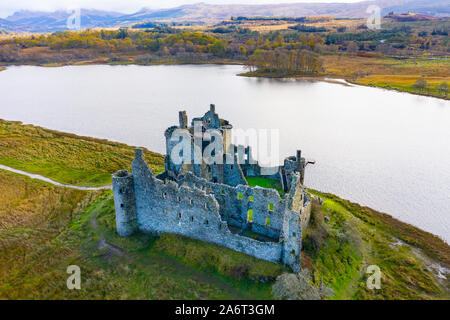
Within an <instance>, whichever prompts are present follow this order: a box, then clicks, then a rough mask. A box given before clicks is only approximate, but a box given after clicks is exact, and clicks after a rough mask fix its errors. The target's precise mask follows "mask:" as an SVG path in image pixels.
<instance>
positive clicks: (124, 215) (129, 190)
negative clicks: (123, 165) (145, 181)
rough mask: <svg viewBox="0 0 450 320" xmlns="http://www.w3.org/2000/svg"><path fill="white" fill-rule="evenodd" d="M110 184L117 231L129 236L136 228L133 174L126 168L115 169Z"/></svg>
mask: <svg viewBox="0 0 450 320" xmlns="http://www.w3.org/2000/svg"><path fill="white" fill-rule="evenodd" d="M112 185H113V192H114V206H115V208H116V226H117V233H118V234H119V235H121V236H123V237H126V236H130V235H132V234H133V233H134V232H135V231H137V229H138V226H137V215H136V204H135V197H134V182H133V175H131V174H128V172H127V170H120V171H117V172H116V173H115V174H113V178H112Z"/></svg>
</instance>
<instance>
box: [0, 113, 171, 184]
mask: <svg viewBox="0 0 450 320" xmlns="http://www.w3.org/2000/svg"><path fill="white" fill-rule="evenodd" d="M80 155H83V156H82V157H80ZM145 156H146V158H147V159H148V160H149V162H150V163H151V166H150V167H151V169H152V170H154V171H155V173H159V172H161V171H163V170H164V157H163V156H162V155H160V154H157V153H154V152H150V151H148V150H145ZM133 158H134V148H133V147H130V146H127V145H125V144H121V143H116V142H110V141H106V140H101V139H94V138H89V137H78V136H76V135H72V134H68V133H62V132H57V131H53V130H48V129H44V128H40V127H36V126H29V125H22V124H21V123H20V122H10V121H4V120H1V119H0V164H2V165H5V166H9V167H13V168H15V169H20V170H23V171H27V172H30V173H36V174H41V175H43V176H46V177H48V178H51V179H53V180H55V181H58V182H61V183H65V184H72V185H80V186H103V185H107V184H110V183H111V174H112V173H114V172H115V171H117V170H120V169H130V163H131V160H133Z"/></svg>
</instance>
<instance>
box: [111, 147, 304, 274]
mask: <svg viewBox="0 0 450 320" xmlns="http://www.w3.org/2000/svg"><path fill="white" fill-rule="evenodd" d="M132 170H133V174H132V175H130V174H128V173H127V172H126V171H119V172H118V173H116V174H115V175H114V176H113V189H114V199H115V206H116V221H117V230H118V233H119V234H120V235H123V236H128V235H130V234H132V233H133V232H136V231H138V230H140V231H142V232H146V233H150V234H156V235H158V234H162V233H174V234H179V235H183V236H187V237H190V238H195V239H199V240H202V241H206V242H210V243H214V244H217V245H220V246H224V247H228V248H230V249H233V250H236V251H240V252H243V253H246V254H248V255H251V256H254V257H256V258H259V259H263V260H267V261H272V262H277V263H279V262H283V263H285V264H287V265H290V266H291V267H292V268H293V269H294V271H297V270H298V268H299V263H300V250H301V237H302V230H303V229H304V228H306V225H307V220H308V219H309V211H310V210H309V207H310V204H309V202H308V201H309V199H307V198H305V194H306V193H305V192H304V190H303V187H302V186H301V184H300V183H299V176H297V177H294V178H293V179H292V180H293V181H292V182H291V184H292V186H293V188H292V189H291V192H290V193H288V194H286V198H285V199H282V198H281V197H280V195H279V194H278V192H277V191H276V190H273V189H264V188H260V187H250V186H248V185H238V186H237V187H233V186H229V185H226V184H219V183H212V182H209V181H207V180H205V179H203V178H200V177H198V176H196V175H194V174H193V173H192V172H189V171H188V172H186V173H185V175H184V176H183V177H182V178H181V179H180V180H179V181H178V182H174V181H171V180H168V179H164V180H161V179H158V178H157V177H155V176H154V174H153V173H152V171H151V170H150V169H149V167H148V165H147V163H146V162H145V160H144V158H143V153H142V150H140V149H136V158H135V159H134V160H133V163H132ZM305 201H306V203H305ZM250 212H251V214H250ZM249 215H251V218H252V221H249V218H250V216H249ZM230 226H231V227H237V228H239V229H241V230H251V231H253V232H254V233H257V234H259V235H263V236H265V237H266V238H265V239H264V240H263V241H259V240H256V239H253V238H249V237H245V236H241V235H239V234H236V233H233V232H231V230H230Z"/></svg>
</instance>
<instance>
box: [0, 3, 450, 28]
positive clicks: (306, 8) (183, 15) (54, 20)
mask: <svg viewBox="0 0 450 320" xmlns="http://www.w3.org/2000/svg"><path fill="white" fill-rule="evenodd" d="M373 4H376V5H378V6H379V7H380V8H382V14H383V15H386V14H387V13H388V12H392V11H393V12H395V13H404V12H415V13H419V14H425V15H429V16H438V17H446V16H450V9H449V8H450V6H449V5H448V0H376V1H362V2H357V3H294V4H269V5H237V4H235V5H212V4H206V3H197V4H192V5H184V6H179V7H175V8H170V9H147V8H143V9H141V10H139V11H138V12H136V13H133V14H123V13H117V12H108V11H99V10H87V9H83V10H82V11H81V26H82V28H84V29H86V28H94V27H116V26H124V25H131V24H134V23H139V22H143V21H156V20H160V21H178V22H180V21H204V22H217V21H222V20H226V19H229V18H230V17H231V16H269V17H270V16H279V17H281V16H289V17H303V16H312V15H332V16H333V17H335V18H364V17H367V16H368V13H366V10H367V8H368V7H369V6H370V5H373ZM70 15H71V14H70V13H69V12H66V11H56V12H34V11H18V12H16V13H14V14H13V15H11V16H9V17H7V18H6V19H0V28H2V29H9V30H12V31H19V32H20V31H22V32H23V31H27V32H53V31H59V30H67V23H66V21H67V18H68V17H69V16H70Z"/></svg>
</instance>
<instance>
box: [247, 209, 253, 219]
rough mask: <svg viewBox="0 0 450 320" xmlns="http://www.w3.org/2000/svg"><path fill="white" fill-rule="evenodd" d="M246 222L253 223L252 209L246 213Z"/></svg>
mask: <svg viewBox="0 0 450 320" xmlns="http://www.w3.org/2000/svg"><path fill="white" fill-rule="evenodd" d="M247 222H253V209H249V210H248V211H247Z"/></svg>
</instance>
